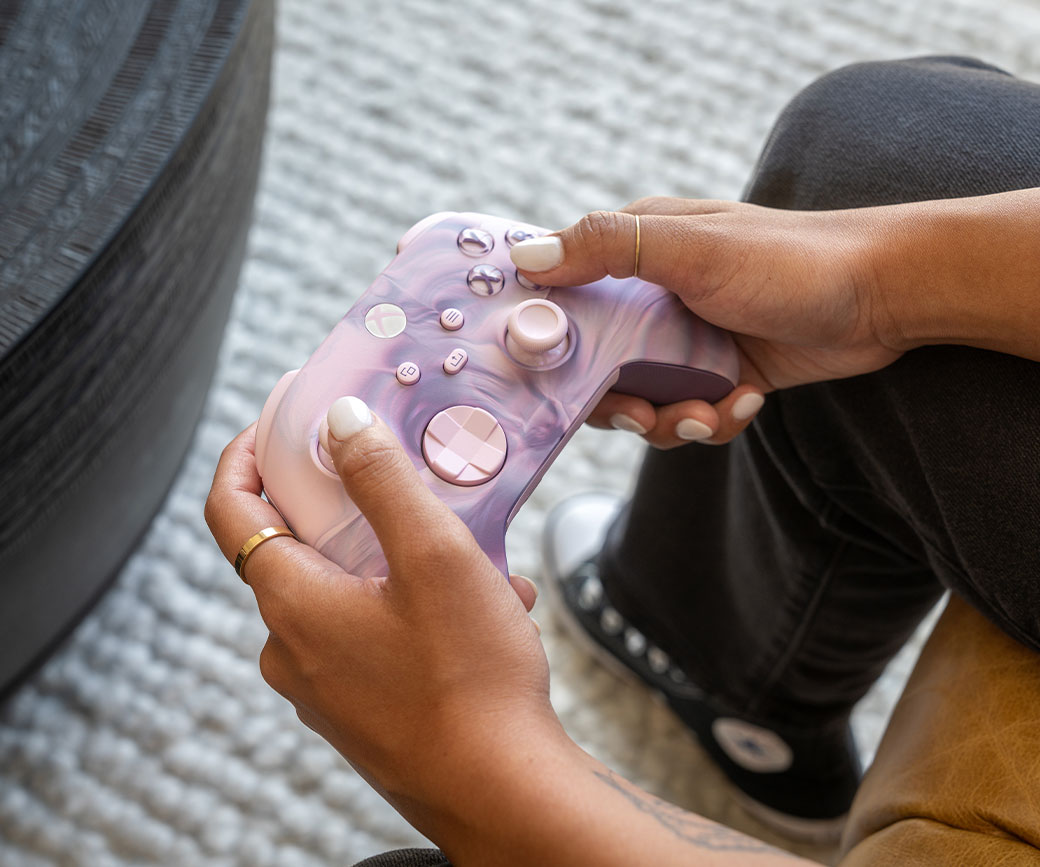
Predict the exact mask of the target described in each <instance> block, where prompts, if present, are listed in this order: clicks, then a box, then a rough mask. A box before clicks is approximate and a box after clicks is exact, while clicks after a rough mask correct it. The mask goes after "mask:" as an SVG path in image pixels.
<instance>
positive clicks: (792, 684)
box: [366, 58, 1040, 867]
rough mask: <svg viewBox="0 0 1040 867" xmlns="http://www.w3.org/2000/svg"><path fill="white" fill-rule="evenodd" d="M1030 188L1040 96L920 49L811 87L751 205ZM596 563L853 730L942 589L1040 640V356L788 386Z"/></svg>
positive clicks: (662, 626) (779, 139) (718, 690)
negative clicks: (859, 711)
mask: <svg viewBox="0 0 1040 867" xmlns="http://www.w3.org/2000/svg"><path fill="white" fill-rule="evenodd" d="M1035 186H1040V87H1038V86H1036V85H1032V84H1028V83H1026V82H1022V81H1019V80H1018V79H1015V78H1013V77H1011V76H1009V75H1007V74H1005V73H1003V72H1001V71H1000V70H997V69H995V68H993V67H991V66H988V65H986V64H983V63H979V62H977V61H974V60H967V59H962V58H923V59H917V60H905V61H898V62H886V63H868V64H859V65H856V66H850V67H847V68H844V69H840V70H838V71H836V72H833V73H831V74H830V75H827V76H825V77H824V78H822V79H820V80H819V81H817V82H816V83H814V84H813V85H811V86H810V87H809V88H807V89H806V90H805V91H803V92H802V93H801V94H799V95H798V96H797V97H796V98H795V99H794V101H793V102H792V103H791V104H790V105H789V106H788V107H787V108H786V109H785V110H784V112H783V114H782V115H781V116H780V118H779V120H778V121H777V124H776V126H775V128H774V130H773V132H772V134H771V135H770V138H769V140H768V142H767V143H766V146H765V149H764V151H763V153H762V156H761V159H760V160H759V164H758V166H757V167H756V169H755V172H754V175H753V177H752V179H751V181H750V183H749V185H748V189H747V195H746V198H747V199H748V201H751V202H755V203H757V204H761V205H767V206H770V207H775V208H792V209H803V210H812V209H817V210H818V209H833V208H855V207H863V206H868V205H879V204H887V203H895V202H909V201H918V200H925V199H934V198H948V197H959V196H973V195H983V194H986V193H996V192H1001V191H1005V190H1012V189H1023V188H1027V187H1035ZM1037 223H1038V233H1037V234H1038V245H1037V255H1038V256H1040V214H1038V219H1037ZM1038 291H1040V287H1038ZM1038 327H1040V323H1038ZM600 566H601V572H602V577H603V580H604V585H605V587H606V590H607V594H608V596H609V597H610V599H611V602H612V603H613V604H614V605H615V606H616V607H617V608H618V609H619V610H620V611H621V613H622V614H623V615H625V617H626V618H627V619H629V620H630V621H631V622H633V623H634V624H635V625H636V626H638V627H639V628H641V629H642V630H643V631H644V632H645V633H646V634H647V635H648V636H649V637H650V638H651V639H652V640H653V641H654V643H656V644H658V645H659V646H661V647H662V648H664V649H665V650H667V651H668V652H669V653H670V654H671V655H672V656H673V658H675V659H676V661H677V662H678V663H679V664H680V665H681V666H682V667H683V668H684V670H685V671H686V673H687V674H688V675H689V676H690V678H691V679H692V680H693V681H694V682H696V683H697V684H698V685H699V686H701V687H702V688H703V689H704V690H705V691H706V692H707V693H709V694H710V695H713V696H715V697H716V698H717V699H719V700H720V701H721V702H723V703H724V704H725V705H726V706H727V707H728V708H730V709H731V710H732V711H734V712H737V713H740V714H741V715H743V716H745V717H747V718H749V719H758V720H760V721H762V722H764V723H766V724H767V725H768V724H770V723H779V724H780V725H782V726H783V727H785V728H788V729H789V728H790V727H791V726H798V727H805V728H809V729H811V728H822V727H833V726H834V725H835V724H843V723H844V721H845V720H846V719H847V718H848V715H849V712H850V711H851V708H852V705H853V704H854V703H855V702H856V701H857V700H858V699H859V698H860V697H861V696H862V695H863V694H864V693H865V692H866V691H867V689H868V688H869V687H870V685H871V684H872V683H873V682H874V681H875V680H876V679H877V677H878V675H879V674H880V673H881V670H882V669H883V667H884V666H885V663H886V662H887V661H888V660H889V659H890V658H891V657H892V655H893V654H894V653H895V652H896V651H897V650H898V649H899V648H900V647H901V646H902V644H903V643H904V642H905V640H906V639H907V637H908V636H909V635H910V633H911V632H912V631H913V629H914V627H915V626H916V625H917V624H918V623H919V621H920V620H921V618H922V617H923V616H924V614H925V613H926V612H927V611H928V610H929V609H930V608H931V606H932V605H933V604H934V603H935V602H936V600H937V599H938V598H939V596H940V595H941V594H942V592H943V590H944V588H949V589H951V590H953V591H954V592H956V593H959V594H961V595H963V596H964V597H965V598H966V599H967V600H968V601H970V602H971V603H973V604H974V605H975V606H977V607H978V608H979V610H981V611H982V612H983V613H984V614H986V615H987V616H988V617H989V618H990V619H992V620H993V621H994V622H995V623H997V624H998V625H999V626H1000V627H1001V628H1002V629H1004V630H1006V631H1007V632H1008V633H1009V634H1010V635H1012V636H1013V637H1014V638H1016V639H1018V640H1019V641H1021V642H1023V643H1025V644H1027V645H1029V646H1030V647H1033V648H1034V649H1038V650H1040V364H1036V363H1034V362H1030V361H1024V360H1022V359H1018V358H1013V357H1010V356H1006V355H1000V354H997V353H992V352H984V351H980V350H973V349H967V348H961V347H930V348H925V349H918V350H914V351H913V352H909V353H907V354H906V355H905V356H903V357H902V358H901V359H900V360H899V361H897V362H896V363H895V364H893V365H891V366H890V367H888V368H886V369H884V370H881V371H878V372H876V373H872V374H869V375H866V376H859V377H855V378H852V379H847V380H841V381H836V382H828V383H819V384H815V385H809V386H803V387H801V388H793V389H789V390H787V391H783V392H777V393H775V394H771V395H769V396H768V398H767V400H766V404H765V407H764V408H763V409H762V411H761V412H760V414H759V416H758V418H757V420H756V421H755V423H754V424H753V425H752V426H751V427H750V428H749V429H748V430H747V431H746V432H745V433H744V434H743V435H742V436H741V437H739V438H738V439H737V440H735V441H734V442H733V443H731V444H730V445H728V446H722V447H712V446H704V445H696V444H694V445H689V446H684V447H682V448H679V449H674V450H672V451H668V452H659V451H654V450H650V451H648V452H647V456H646V459H645V462H644V464H643V468H642V471H641V474H640V477H639V481H638V485H637V487H636V491H635V494H634V497H633V499H632V501H631V503H629V505H628V506H627V507H626V509H625V510H624V511H623V512H622V513H621V515H620V516H619V518H618V520H617V521H616V522H615V524H614V526H613V527H612V529H611V533H610V536H609V538H608V542H607V545H606V547H605V548H604V551H603V553H602V554H601V557H600ZM402 854H403V853H390V855H387V856H380V857H378V858H376V859H373V860H372V861H371V862H366V867H390V865H396V864H402V865H403V864H413V863H414V864H416V865H418V864H423V863H428V862H425V861H421V860H414V861H410V860H407V858H418V857H419V856H418V855H416V854H413V853H407V854H406V855H404V857H405V859H406V860H386V861H384V860H382V859H383V858H397V859H400V858H401V857H402ZM424 857H431V858H436V857H437V856H436V854H435V853H428V854H427V855H426V856H424ZM433 863H436V864H444V863H446V862H443V861H434V862H433Z"/></svg>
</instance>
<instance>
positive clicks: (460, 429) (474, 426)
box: [422, 406, 506, 486]
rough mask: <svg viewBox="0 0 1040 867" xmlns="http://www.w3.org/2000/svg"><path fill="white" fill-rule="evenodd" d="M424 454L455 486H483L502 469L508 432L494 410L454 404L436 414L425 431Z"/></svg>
mask: <svg viewBox="0 0 1040 867" xmlns="http://www.w3.org/2000/svg"><path fill="white" fill-rule="evenodd" d="M422 449H423V457H424V458H425V459H426V463H427V465H428V466H429V467H430V469H431V470H433V472H434V473H436V474H437V475H438V476H439V477H440V478H442V479H444V481H446V482H451V483H452V484H453V485H464V486H472V485H481V484H483V483H484V482H487V481H490V480H491V479H493V478H494V477H495V475H497V473H498V471H499V470H501V469H502V464H503V463H505V459H506V435H505V431H503V430H502V426H501V425H500V424H499V423H498V421H497V420H496V419H495V417H494V416H493V415H491V413H489V412H487V410H483V409H481V408H480V407H476V406H453V407H449V408H448V409H446V410H443V411H442V412H439V413H437V415H435V416H434V417H433V419H431V421H430V423H429V424H428V425H427V426H426V431H425V433H423V442H422Z"/></svg>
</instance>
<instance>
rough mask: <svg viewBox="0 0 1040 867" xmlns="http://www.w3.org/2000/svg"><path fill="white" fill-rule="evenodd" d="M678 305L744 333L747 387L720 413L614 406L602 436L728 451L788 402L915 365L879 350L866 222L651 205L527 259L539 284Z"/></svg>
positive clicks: (863, 217) (606, 410) (740, 342)
mask: <svg viewBox="0 0 1040 867" xmlns="http://www.w3.org/2000/svg"><path fill="white" fill-rule="evenodd" d="M636 214H638V215H639V223H640V226H639V228H640V254H639V275H638V276H639V277H640V278H641V279H643V280H646V281H647V282H650V283H657V284H659V285H661V286H663V287H665V288H666V289H669V290H670V291H672V292H674V293H675V294H676V295H678V296H679V298H680V299H682V301H683V303H685V304H686V306H687V307H689V308H690V309H691V310H692V311H693V312H694V313H696V314H697V315H698V316H700V317H701V318H703V319H706V320H707V321H708V322H711V323H713V324H715V325H717V326H719V327H721V328H724V329H726V330H728V331H730V332H732V333H733V337H734V340H735V342H736V345H737V350H738V352H739V357H740V381H739V383H738V385H737V387H736V388H735V389H734V390H733V391H732V392H731V393H730V394H729V395H727V396H726V397H725V398H723V399H722V400H720V401H719V402H718V403H716V404H714V405H711V404H708V403H707V402H705V401H698V400H691V401H684V402H681V403H676V404H671V405H668V406H662V407H654V406H653V405H651V404H650V403H649V402H647V401H645V400H641V399H639V398H635V397H632V396H629V395H621V394H616V393H613V392H608V394H607V395H605V396H604V398H603V399H602V400H601V402H600V403H599V405H598V406H597V407H596V409H595V410H594V411H593V413H592V414H591V415H590V417H589V419H588V421H589V423H591V424H593V425H595V426H599V427H619V428H622V429H625V430H631V431H634V432H636V433H642V434H643V435H644V436H645V437H646V439H647V440H648V441H649V442H650V443H652V444H653V445H655V446H658V447H661V448H669V447H672V446H676V445H681V444H683V443H684V442H688V441H690V440H700V441H703V442H709V443H722V442H727V441H729V440H730V439H732V438H733V437H734V436H736V435H737V434H738V433H739V432H740V431H741V430H743V429H744V427H746V426H747V425H748V424H749V423H750V421H751V419H752V418H753V417H754V415H755V413H757V411H758V410H759V408H760V407H761V406H762V403H763V396H764V395H765V394H766V393H768V392H770V391H772V390H774V389H779V388H788V387H790V386H794V385H800V384H803V383H809V382H817V381H820V380H827V379H838V378H842V377H847V376H854V375H856V374H860V373H867V372H870V371H872V370H877V369H878V368H881V367H884V366H885V365H887V364H890V363H891V362H892V361H894V360H895V359H896V358H898V357H899V355H900V354H901V353H900V352H899V351H898V350H896V349H893V348H890V347H889V346H886V345H885V343H884V342H883V341H882V339H881V338H880V337H879V334H880V333H881V332H880V329H879V327H878V322H877V319H878V318H879V317H881V316H884V315H885V312H884V311H880V310H878V309H876V307H877V305H876V303H875V296H874V292H873V283H874V281H873V277H874V274H873V270H872V265H873V262H872V251H873V246H872V241H873V236H874V232H873V227H872V222H871V217H870V216H869V214H868V211H867V210H864V211H838V212H835V211H830V212H824V211H782V210H774V209H770V208H762V207H759V206H756V205H749V204H742V203H737V202H720V201H706V200H697V199H673V198H648V199H640V200H639V201H637V202H634V203H633V204H631V205H629V206H628V207H626V208H624V209H623V210H622V211H618V212H606V211H601V212H596V213H592V214H589V215H587V216H585V217H583V218H582V219H581V220H579V221H578V222H577V223H575V224H574V225H573V226H571V227H569V228H567V229H564V230H563V231H561V232H557V233H555V234H553V235H549V236H545V237H543V238H536V239H532V240H528V241H525V242H522V243H520V244H517V245H515V246H514V247H513V248H512V250H511V255H512V257H513V261H514V263H515V264H516V265H517V266H518V267H519V268H520V269H521V270H522V271H524V272H525V273H527V274H528V275H530V277H531V278H532V279H533V280H535V281H536V282H538V283H543V284H549V285H553V286H577V285H581V284H584V283H590V282H593V281H595V280H599V279H601V278H602V277H604V276H607V275H609V276H611V277H617V278H625V277H631V276H633V271H634V267H635V238H636V220H635V215H636Z"/></svg>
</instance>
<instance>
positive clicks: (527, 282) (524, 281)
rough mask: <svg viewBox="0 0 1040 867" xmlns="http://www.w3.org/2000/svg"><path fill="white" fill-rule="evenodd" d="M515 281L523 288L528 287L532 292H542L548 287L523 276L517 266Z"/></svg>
mask: <svg viewBox="0 0 1040 867" xmlns="http://www.w3.org/2000/svg"><path fill="white" fill-rule="evenodd" d="M516 282H517V283H519V284H520V285H521V286H523V287H524V289H530V290H531V291H532V292H544V291H546V290H547V289H548V288H549V287H548V286H542V285H541V284H540V283H535V282H534V281H533V280H531V279H529V278H527V277H525V276H524V275H523V274H521V273H520V269H519V268H518V269H517V271H516Z"/></svg>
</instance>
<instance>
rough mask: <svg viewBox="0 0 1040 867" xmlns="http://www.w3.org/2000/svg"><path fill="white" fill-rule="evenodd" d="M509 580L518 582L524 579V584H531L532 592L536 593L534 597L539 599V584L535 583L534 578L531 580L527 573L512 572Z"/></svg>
mask: <svg viewBox="0 0 1040 867" xmlns="http://www.w3.org/2000/svg"><path fill="white" fill-rule="evenodd" d="M509 580H510V581H511V582H516V581H523V582H524V584H526V585H528V586H529V587H530V588H531V592H532V593H533V594H534V598H535V599H537V598H538V585H537V584H535V583H534V581H532V580H531V579H530V578H528V577H527V576H526V575H516V574H511V575H510V576H509Z"/></svg>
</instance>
